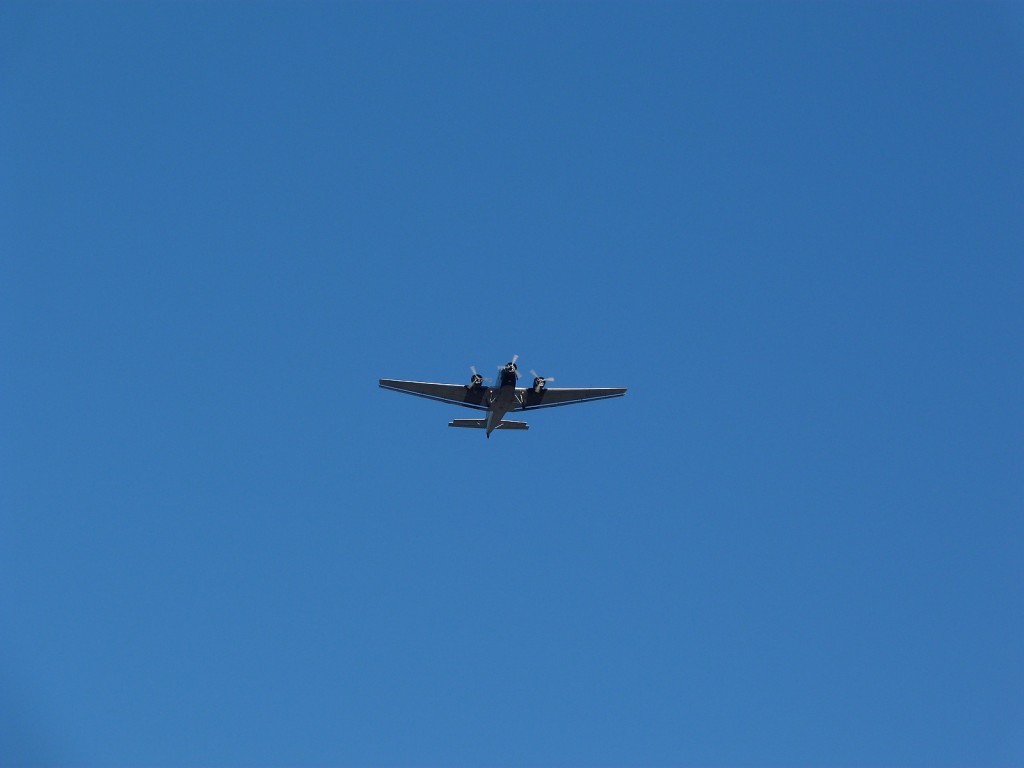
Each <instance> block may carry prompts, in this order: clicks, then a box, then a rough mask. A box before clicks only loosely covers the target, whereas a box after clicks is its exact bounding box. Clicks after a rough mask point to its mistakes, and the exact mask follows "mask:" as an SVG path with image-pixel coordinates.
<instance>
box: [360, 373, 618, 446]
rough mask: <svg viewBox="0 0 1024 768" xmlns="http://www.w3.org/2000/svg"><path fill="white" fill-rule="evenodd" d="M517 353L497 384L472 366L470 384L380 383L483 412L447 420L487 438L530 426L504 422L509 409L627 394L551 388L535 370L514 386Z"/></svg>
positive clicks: (545, 405) (579, 401)
mask: <svg viewBox="0 0 1024 768" xmlns="http://www.w3.org/2000/svg"><path fill="white" fill-rule="evenodd" d="M518 359H519V355H514V356H513V357H512V359H511V360H510V361H509V362H507V363H506V364H505V366H504V367H499V369H498V371H499V373H498V385H497V386H496V387H488V386H486V385H485V384H484V381H485V379H484V377H483V376H481V375H480V374H479V373H477V372H476V368H475V367H474V366H472V365H471V366H470V367H469V370H470V371H471V372H472V373H473V377H472V378H471V379H470V381H469V384H434V383H432V382H427V381H398V380H396V379H381V380H380V386H381V387H382V388H383V389H390V390H391V391H392V392H402V393H405V394H407V395H416V396H417V397H425V398H427V399H428V400H440V401H441V402H443V403H452V404H454V405H461V406H464V407H466V408H474V409H476V410H478V411H486V412H487V416H486V417H484V418H482V419H453V420H452V421H450V422H448V426H449V427H468V428H470V429H485V430H487V437H488V438H490V436H491V432H493V431H494V430H496V429H529V428H530V425H529V424H527V423H526V422H525V421H503V419H504V418H505V414H506V413H508V412H509V411H532V410H536V409H537V408H554V407H556V406H559V405H572V404H573V403H587V402H590V401H591V400H607V399H609V398H612V397H622V396H623V395H624V394H626V388H625V387H611V388H603V389H554V388H549V387H548V386H547V384H548V382H549V381H554V380H555V378H554V377H553V376H549V377H547V378H544V377H543V376H540V375H538V373H537V372H536V371H530V373H532V374H533V386H532V387H517V386H516V384H517V382H518V381H519V367H518V366H517V365H516V360H518Z"/></svg>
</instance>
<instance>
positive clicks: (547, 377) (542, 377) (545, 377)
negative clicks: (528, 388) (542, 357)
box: [530, 368, 555, 384]
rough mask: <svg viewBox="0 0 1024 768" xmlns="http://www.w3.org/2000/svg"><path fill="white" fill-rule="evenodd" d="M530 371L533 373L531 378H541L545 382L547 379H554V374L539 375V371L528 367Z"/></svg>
mask: <svg viewBox="0 0 1024 768" xmlns="http://www.w3.org/2000/svg"><path fill="white" fill-rule="evenodd" d="M530 373H531V374H533V378H535V379H543V380H544V383H545V384H547V383H548V382H549V381H554V380H555V377H554V376H541V375H540V374H539V373H537V372H536V371H535V370H533V368H531V369H530Z"/></svg>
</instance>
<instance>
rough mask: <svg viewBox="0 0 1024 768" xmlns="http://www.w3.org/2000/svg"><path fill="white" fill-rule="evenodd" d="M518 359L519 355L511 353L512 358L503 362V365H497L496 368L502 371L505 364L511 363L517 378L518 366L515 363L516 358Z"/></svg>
mask: <svg viewBox="0 0 1024 768" xmlns="http://www.w3.org/2000/svg"><path fill="white" fill-rule="evenodd" d="M518 359H519V355H512V359H511V360H509V361H508V362H507V363H505V365H499V366H498V370H499V371H503V370H505V368H506V366H509V365H511V366H512V368H513V369H515V372H516V378H517V379H518V378H519V366H517V365H516V360H518Z"/></svg>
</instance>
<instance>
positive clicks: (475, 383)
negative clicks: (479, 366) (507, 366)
mask: <svg viewBox="0 0 1024 768" xmlns="http://www.w3.org/2000/svg"><path fill="white" fill-rule="evenodd" d="M469 370H470V371H472V372H473V377H472V378H471V379H470V380H469V384H468V385H467V387H468V389H471V390H473V391H475V392H479V391H480V390H481V389H483V388H484V382H485V381H489V379H485V378H484V377H483V376H481V375H480V374H479V373H477V372H476V366H475V365H471V366H469Z"/></svg>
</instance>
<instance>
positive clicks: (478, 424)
mask: <svg viewBox="0 0 1024 768" xmlns="http://www.w3.org/2000/svg"><path fill="white" fill-rule="evenodd" d="M448 426H449V427H469V428H470V429H486V428H487V422H486V421H485V420H484V419H453V420H452V421H449V422H448ZM529 428H530V425H529V424H527V423H526V422H525V421H501V422H498V426H496V427H495V429H529Z"/></svg>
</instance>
